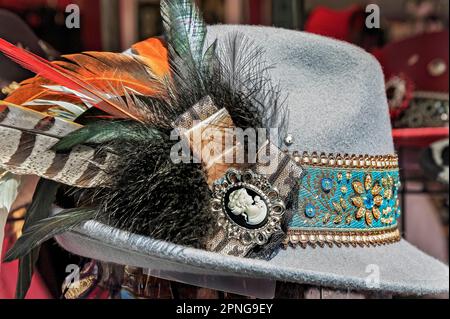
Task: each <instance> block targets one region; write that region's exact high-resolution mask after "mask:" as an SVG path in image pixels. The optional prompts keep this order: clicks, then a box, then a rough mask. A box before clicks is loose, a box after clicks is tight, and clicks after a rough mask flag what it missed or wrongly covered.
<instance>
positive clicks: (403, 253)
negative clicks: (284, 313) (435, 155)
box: [57, 26, 449, 295]
mask: <svg viewBox="0 0 450 319" xmlns="http://www.w3.org/2000/svg"><path fill="white" fill-rule="evenodd" d="M235 31H239V32H242V33H244V34H245V35H246V36H248V37H249V38H251V39H253V40H254V41H255V42H256V43H257V44H259V45H260V46H262V47H263V48H264V50H265V54H266V59H267V60H268V62H269V63H271V64H273V65H274V67H273V68H272V69H271V70H270V74H271V76H272V77H273V79H274V80H275V81H277V82H278V81H279V83H280V85H281V88H282V90H283V91H284V92H285V93H287V94H288V101H287V102H288V105H289V108H290V121H289V129H288V132H289V133H290V134H291V135H292V137H293V144H292V145H291V146H290V147H289V148H290V150H291V151H295V150H298V151H299V152H300V154H301V152H303V151H306V152H319V153H320V152H325V153H335V154H336V153H340V154H369V155H378V154H394V153H395V151H394V146H393V141H392V135H391V125H390V120H389V114H388V106H387V102H386V97H385V89H384V79H383V73H382V70H381V67H380V65H379V64H378V62H377V61H376V60H375V59H374V58H373V57H372V56H371V55H369V54H368V53H366V52H365V51H363V50H361V49H360V48H357V47H355V46H352V45H349V44H347V43H343V42H339V41H335V40H331V39H328V38H324V37H320V36H316V35H311V34H307V33H303V32H297V31H289V30H284V29H276V28H269V27H252V26H211V27H209V28H208V40H209V42H211V41H212V40H213V39H215V38H218V39H219V41H221V40H223V39H224V36H225V35H226V34H228V33H230V32H235ZM57 241H58V243H59V244H60V245H61V246H62V247H63V248H65V249H66V250H68V251H70V252H72V253H74V254H77V255H81V256H85V257H90V258H94V259H98V260H102V261H106V262H113V263H118V264H123V265H129V266H135V267H141V268H146V269H153V270H163V271H165V272H167V273H172V274H176V273H182V274H184V275H186V276H189V275H191V274H192V275H195V274H197V275H213V276H218V277H221V276H234V277H243V278H262V279H267V280H280V281H287V282H294V283H303V284H312V285H321V286H326V287H334V288H341V289H342V288H343V289H355V290H372V291H383V292H390V293H394V294H402V295H424V294H435V293H448V286H449V276H448V272H449V271H448V266H447V265H445V264H443V263H441V262H440V261H438V260H436V259H434V258H432V257H430V256H428V255H426V254H425V253H423V252H421V251H420V250H418V249H417V248H415V247H414V246H412V245H411V244H409V243H408V242H407V241H405V240H403V239H402V240H400V241H397V242H395V243H390V244H386V245H374V246H370V245H366V246H364V247H362V246H359V245H355V246H351V245H349V246H347V245H333V246H328V245H325V246H324V247H319V246H316V247H311V246H310V245H306V246H305V247H303V248H302V247H298V246H297V247H294V246H289V247H287V248H286V249H284V250H281V251H280V252H279V253H278V254H277V255H276V256H275V257H274V258H273V259H271V260H270V261H264V260H256V259H250V258H240V257H233V256H225V255H222V254H218V253H214V252H208V251H204V250H198V249H193V248H187V247H183V246H179V245H175V244H172V243H169V242H163V241H159V240H154V239H152V238H149V237H144V236H139V235H135V234H130V233H127V232H124V231H121V230H118V229H114V228H112V227H109V226H106V225H103V224H100V223H99V222H97V221H89V222H86V223H84V224H83V225H82V226H81V227H78V228H76V229H75V230H73V231H71V232H67V233H64V234H62V235H59V236H58V237H57ZM338 246H340V247H338ZM374 272H375V273H376V275H377V279H378V280H377V282H376V284H368V278H369V277H370V274H371V273H374ZM199 285H201V284H199Z"/></svg>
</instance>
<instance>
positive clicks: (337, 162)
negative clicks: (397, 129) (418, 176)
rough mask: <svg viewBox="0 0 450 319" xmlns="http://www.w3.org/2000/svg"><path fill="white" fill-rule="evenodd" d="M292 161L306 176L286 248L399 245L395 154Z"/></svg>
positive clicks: (318, 155)
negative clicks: (288, 246) (395, 243)
mask: <svg viewBox="0 0 450 319" xmlns="http://www.w3.org/2000/svg"><path fill="white" fill-rule="evenodd" d="M291 156H292V157H293V158H294V160H295V161H296V162H297V163H298V164H300V165H301V166H302V168H303V169H304V171H305V173H304V176H303V177H302V180H301V182H300V186H299V190H298V196H297V199H298V201H297V204H296V206H295V208H294V209H293V211H292V218H291V221H290V223H289V226H288V232H287V237H286V240H285V244H286V245H288V244H289V245H291V246H294V247H295V246H301V247H306V246H307V245H311V246H321V247H322V246H325V245H328V246H333V245H336V246H341V245H344V246H355V247H356V246H368V245H381V244H388V243H393V242H397V241H398V240H400V232H399V230H398V227H397V226H398V225H397V219H398V217H399V216H400V213H401V210H400V206H399V200H398V191H399V187H400V181H399V170H398V157H397V155H395V154H388V155H348V154H344V155H341V154H328V155H326V154H325V153H317V152H314V153H311V154H309V153H307V152H304V153H303V154H302V155H300V153H299V152H294V153H293V154H291Z"/></svg>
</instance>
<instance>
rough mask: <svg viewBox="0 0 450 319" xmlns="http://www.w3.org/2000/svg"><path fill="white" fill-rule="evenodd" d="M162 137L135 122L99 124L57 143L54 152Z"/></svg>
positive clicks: (83, 128)
mask: <svg viewBox="0 0 450 319" xmlns="http://www.w3.org/2000/svg"><path fill="white" fill-rule="evenodd" d="M159 137H161V135H160V132H159V131H158V130H156V129H152V128H144V127H143V126H141V125H140V124H138V123H133V122H98V123H93V124H88V125H86V126H84V127H82V128H81V129H78V130H76V131H73V132H71V133H70V134H68V135H66V136H65V137H63V138H62V139H61V140H59V142H57V143H56V144H55V145H54V146H53V147H52V150H53V151H56V152H62V151H67V150H70V149H72V148H73V147H74V146H76V145H79V144H104V143H108V142H111V141H114V140H120V139H126V140H137V141H139V140H142V139H151V138H159Z"/></svg>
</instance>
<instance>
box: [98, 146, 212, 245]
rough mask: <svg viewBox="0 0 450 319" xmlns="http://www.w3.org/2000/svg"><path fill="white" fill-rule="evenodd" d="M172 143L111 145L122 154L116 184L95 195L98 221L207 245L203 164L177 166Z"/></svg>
mask: <svg viewBox="0 0 450 319" xmlns="http://www.w3.org/2000/svg"><path fill="white" fill-rule="evenodd" d="M172 144H173V142H171V141H169V140H168V138H166V140H162V139H153V140H146V141H142V142H141V143H133V142H132V141H122V142H121V143H120V144H119V145H111V147H112V148H114V149H115V150H116V152H117V153H118V154H119V155H121V156H120V160H119V162H118V163H117V167H116V168H115V170H114V171H112V172H110V173H111V176H112V181H114V183H113V184H112V185H113V186H112V187H111V188H110V189H108V190H107V191H105V192H99V193H98V194H96V196H94V197H95V199H96V201H97V202H99V203H100V204H99V206H100V207H99V209H98V213H97V216H96V219H98V220H100V221H102V222H105V223H107V224H109V225H112V226H115V227H117V228H120V229H125V230H127V231H130V232H133V233H136V234H142V235H145V236H150V237H153V238H156V239H161V240H167V241H170V242H173V243H177V244H181V245H186V246H193V247H204V245H205V240H206V238H207V234H208V231H210V230H212V229H213V227H214V220H213V216H212V214H211V212H210V211H209V200H210V192H209V188H208V184H207V183H206V178H205V174H204V172H203V170H202V167H201V165H200V164H184V163H179V164H174V163H173V162H172V160H171V159H170V150H171V147H172Z"/></svg>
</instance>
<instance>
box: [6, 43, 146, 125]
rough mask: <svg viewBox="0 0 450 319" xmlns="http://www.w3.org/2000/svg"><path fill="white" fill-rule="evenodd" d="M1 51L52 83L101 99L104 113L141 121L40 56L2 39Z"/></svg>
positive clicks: (91, 87)
mask: <svg viewBox="0 0 450 319" xmlns="http://www.w3.org/2000/svg"><path fill="white" fill-rule="evenodd" d="M0 51H1V52H3V53H4V54H5V55H6V56H7V57H8V58H10V59H11V60H12V61H14V62H16V63H17V64H20V65H21V66H22V67H24V68H26V69H28V70H30V71H32V72H34V73H36V74H38V75H40V76H42V77H44V78H47V79H48V80H50V81H53V82H55V83H58V84H59V85H63V86H66V87H68V88H70V89H72V90H76V91H79V92H81V93H84V94H87V95H90V96H91V97H94V98H96V99H100V100H101V101H102V102H103V103H102V102H100V103H98V104H97V107H98V108H100V109H101V110H102V111H104V112H106V113H108V114H111V115H113V116H115V117H118V118H131V119H134V120H136V121H141V119H140V118H139V116H137V115H135V114H132V113H131V112H130V111H128V110H125V109H124V108H123V107H121V106H120V105H117V104H115V103H113V102H111V101H110V100H109V99H108V98H106V97H105V95H104V94H103V93H102V92H101V91H99V90H98V89H97V88H95V87H93V86H92V85H90V84H88V83H86V82H85V81H83V80H82V79H80V78H78V77H77V76H76V74H73V73H72V72H70V71H68V70H66V69H64V68H62V67H60V66H59V65H56V64H54V63H51V62H49V61H47V60H45V59H43V58H41V57H40V56H38V55H35V54H33V53H31V52H28V51H26V50H24V49H22V48H18V47H16V46H14V45H13V44H11V43H9V42H8V41H5V40H3V39H1V38H0Z"/></svg>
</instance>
